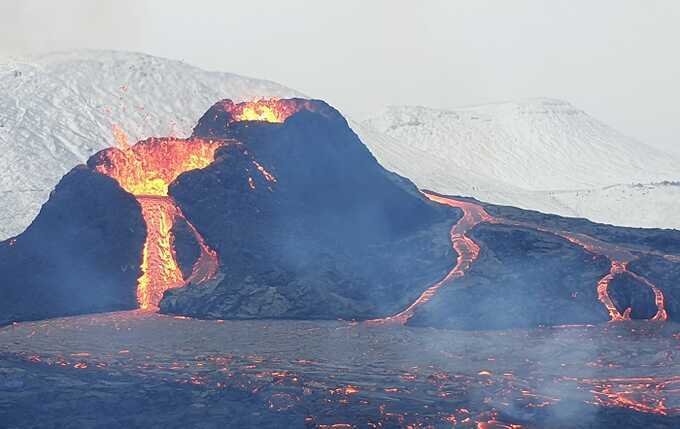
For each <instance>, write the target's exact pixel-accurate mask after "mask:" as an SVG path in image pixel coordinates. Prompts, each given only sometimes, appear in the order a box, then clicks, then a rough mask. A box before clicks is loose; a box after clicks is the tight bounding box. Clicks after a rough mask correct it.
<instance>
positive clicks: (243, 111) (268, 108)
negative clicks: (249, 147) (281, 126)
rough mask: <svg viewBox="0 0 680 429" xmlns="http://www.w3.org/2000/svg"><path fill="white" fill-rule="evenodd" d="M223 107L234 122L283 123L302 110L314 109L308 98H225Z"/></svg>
mask: <svg viewBox="0 0 680 429" xmlns="http://www.w3.org/2000/svg"><path fill="white" fill-rule="evenodd" d="M221 106H222V108H223V109H224V110H225V111H227V112H229V113H230V114H231V117H232V120H233V121H234V122H240V121H264V122H273V123H282V122H283V121H285V120H286V119H288V117H290V116H291V115H293V114H294V113H297V112H299V111H300V110H303V109H306V110H313V106H312V104H311V103H309V102H308V101H306V100H280V99H276V98H273V99H269V100H258V101H246V102H243V103H236V104H235V103H233V102H232V101H231V100H225V101H223V102H222V104H221Z"/></svg>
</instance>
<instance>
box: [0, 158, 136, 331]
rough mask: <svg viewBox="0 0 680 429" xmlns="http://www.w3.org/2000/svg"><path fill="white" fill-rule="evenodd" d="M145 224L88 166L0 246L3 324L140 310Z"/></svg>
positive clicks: (131, 202)
mask: <svg viewBox="0 0 680 429" xmlns="http://www.w3.org/2000/svg"><path fill="white" fill-rule="evenodd" d="M145 236H146V226H145V224H144V220H143V219H142V216H141V209H140V207H139V204H138V203H137V201H136V200H135V198H134V197H133V196H132V195H130V194H128V193H126V192H125V191H123V189H121V188H120V187H119V186H118V184H117V183H116V182H115V181H114V180H113V179H111V178H109V177H106V176H103V175H101V174H98V173H95V172H93V171H91V170H90V169H88V168H86V167H85V166H79V167H76V168H74V169H73V170H72V171H71V172H70V173H68V174H67V175H66V176H64V177H63V178H62V180H61V181H60V182H59V184H58V185H57V187H56V188H55V190H54V191H53V192H52V193H51V194H50V198H49V200H48V201H47V202H46V203H45V204H44V205H43V207H42V209H41V210H40V213H39V214H38V216H37V217H36V219H35V220H34V221H33V223H32V224H31V225H30V226H29V227H28V228H27V229H26V231H25V232H23V233H22V234H21V235H19V236H18V237H16V238H15V239H10V240H7V241H4V242H2V243H0V324H3V323H8V322H12V321H21V320H35V319H45V318H49V317H57V316H65V315H73V314H82V313H93V312H102V311H112V310H123V309H132V308H136V307H137V300H136V287H137V278H138V277H139V275H140V271H139V261H140V260H141V255H142V247H143V243H144V238H145Z"/></svg>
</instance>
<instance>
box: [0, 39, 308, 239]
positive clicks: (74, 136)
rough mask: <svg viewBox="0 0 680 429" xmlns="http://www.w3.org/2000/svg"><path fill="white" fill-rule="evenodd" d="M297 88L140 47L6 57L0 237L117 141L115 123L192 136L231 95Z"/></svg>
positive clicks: (1, 96) (0, 89)
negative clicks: (206, 114)
mask: <svg viewBox="0 0 680 429" xmlns="http://www.w3.org/2000/svg"><path fill="white" fill-rule="evenodd" d="M294 95H300V93H298V92H296V91H293V90H291V89H289V88H286V87H284V86H282V85H279V84H277V83H273V82H268V81H263V80H257V79H251V78H247V77H242V76H238V75H234V74H230V73H217V72H207V71H204V70H201V69H198V68H196V67H192V66H189V65H187V64H184V63H182V62H179V61H173V60H168V59H163V58H157V57H152V56H149V55H143V54H136V53H127V52H108V51H80V52H69V53H60V54H51V55H47V56H42V57H37V58H30V59H24V60H10V59H4V60H0V207H1V208H2V210H0V239H3V238H7V237H9V236H12V235H15V234H18V233H19V232H21V231H22V230H23V229H24V228H25V227H26V226H28V224H29V223H30V222H31V221H32V220H33V218H34V217H35V215H36V214H37V212H38V210H39V209H40V206H41V205H42V203H43V202H44V201H45V200H46V199H47V196H48V194H49V192H50V191H51V190H52V188H53V187H54V185H55V184H56V183H57V181H58V180H59V179H60V178H61V176H62V175H63V174H64V173H65V172H66V171H68V170H69V169H71V168H72V167H73V166H75V165H76V164H78V163H80V162H83V161H85V160H86V159H87V157H88V156H90V155H91V154H92V153H94V152H96V151H98V150H100V149H103V148H106V147H109V146H112V145H115V140H114V130H115V129H118V130H121V131H122V132H124V133H126V134H127V135H128V138H129V140H130V142H135V141H137V140H139V139H142V138H146V137H150V136H165V135H177V136H186V135H188V134H190V132H191V127H192V126H193V124H195V122H196V120H197V118H199V117H200V116H201V115H202V114H203V113H204V112H205V111H206V110H207V109H208V108H209V107H210V106H211V105H212V104H213V103H214V102H215V101H216V100H219V99H221V98H231V99H234V100H246V99H254V98H258V97H271V96H277V97H289V96H294ZM117 132H118V131H117ZM118 134H119V135H120V136H122V135H123V134H122V133H121V132H118Z"/></svg>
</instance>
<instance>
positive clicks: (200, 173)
mask: <svg viewBox="0 0 680 429" xmlns="http://www.w3.org/2000/svg"><path fill="white" fill-rule="evenodd" d="M314 103H318V104H319V108H318V111H315V112H310V111H307V110H303V111H301V112H299V113H296V114H294V115H293V116H291V117H290V118H288V119H287V120H286V121H285V122H284V123H283V124H270V123H261V122H241V123H235V124H232V125H230V126H229V127H226V128H224V127H222V129H223V130H224V132H222V133H221V134H216V132H215V130H219V129H220V127H219V124H210V125H204V124H201V123H199V125H198V126H197V127H196V132H195V136H197V137H212V138H215V137H219V138H233V139H237V140H238V141H239V142H241V144H229V145H227V146H226V147H224V148H222V149H221V150H219V151H218V153H217V159H216V161H215V162H214V163H213V164H212V165H210V166H209V167H207V168H205V169H203V170H197V171H193V172H188V173H185V174H183V175H182V176H180V177H179V178H178V179H177V180H176V181H175V183H173V185H172V186H171V188H170V194H171V195H172V196H173V197H174V198H175V200H176V201H177V203H178V204H179V205H180V207H181V208H182V210H183V212H184V213H185V215H186V216H187V218H188V219H189V220H190V221H191V222H192V223H193V224H194V225H195V226H196V228H197V229H198V230H199V231H201V233H202V235H203V236H204V238H205V240H206V241H207V243H208V244H209V245H210V246H211V247H212V248H214V249H216V250H217V252H218V254H219V255H220V270H221V274H222V275H221V276H220V278H219V279H218V281H216V282H214V283H213V284H210V285H199V286H193V285H192V286H189V287H186V288H183V289H177V290H173V291H170V292H168V294H167V295H166V297H165V298H164V300H163V301H162V302H161V311H162V312H168V313H177V314H185V315H191V316H198V317H214V318H258V317H271V318H324V319H329V318H330V319H333V318H344V319H355V318H358V319H364V318H373V317H381V316H386V315H390V314H392V313H394V312H396V311H398V310H399V309H401V308H403V307H405V306H406V305H408V304H409V303H410V302H411V301H413V300H414V299H415V298H416V297H417V296H418V295H419V294H420V293H421V292H422V291H423V290H424V289H425V288H427V287H428V286H429V285H430V284H431V283H433V282H435V281H436V280H438V279H439V278H441V277H443V276H444V275H445V273H446V272H447V271H448V270H450V269H451V267H452V266H453V264H454V262H455V259H456V255H455V253H454V252H453V250H452V248H451V244H450V241H449V237H448V231H449V229H450V227H451V225H452V224H453V223H454V222H456V221H458V219H459V218H460V216H461V214H460V212H459V211H458V210H455V209H450V208H447V207H443V206H440V205H437V204H434V203H432V202H430V201H428V200H427V199H425V198H424V197H423V196H422V195H421V194H420V193H419V192H418V191H417V189H416V188H415V187H414V186H413V185H412V184H411V183H410V182H408V181H406V180H405V179H403V178H401V177H399V176H396V175H394V174H392V173H390V172H388V171H386V170H385V169H383V168H382V167H381V166H380V165H379V164H378V163H377V161H376V160H375V158H373V156H372V155H371V153H370V152H369V151H368V149H367V148H366V147H365V146H364V145H363V144H362V143H361V141H359V139H358V138H357V136H356V135H355V134H354V133H353V132H352V130H351V129H350V128H349V127H348V125H347V122H346V121H345V120H344V118H342V116H340V114H339V113H337V112H336V111H335V110H333V109H332V108H330V107H329V106H327V105H325V104H324V103H322V102H314ZM206 116H208V117H209V118H214V117H215V116H214V115H206ZM204 118H205V117H204ZM211 120H212V119H211ZM203 129H209V130H211V133H210V135H202V134H201V132H200V131H201V130H203ZM256 163H257V164H259V165H260V166H261V167H262V168H264V169H266V171H267V172H268V173H269V174H271V175H272V176H273V177H275V180H274V179H272V178H270V179H269V180H268V179H267V177H266V174H264V173H263V172H262V171H260V170H259V169H258V167H257V164H256Z"/></svg>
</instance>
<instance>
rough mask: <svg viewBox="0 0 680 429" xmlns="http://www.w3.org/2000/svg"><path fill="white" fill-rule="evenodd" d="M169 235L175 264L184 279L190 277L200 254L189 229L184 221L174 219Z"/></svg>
mask: <svg viewBox="0 0 680 429" xmlns="http://www.w3.org/2000/svg"><path fill="white" fill-rule="evenodd" d="M171 234H172V237H173V241H172V245H173V247H174V249H175V256H176V257H177V264H178V265H179V269H180V271H182V276H183V277H184V278H185V279H186V278H188V277H189V276H190V275H191V272H192V270H193V267H194V263H195V262H196V260H197V259H198V257H199V256H200V254H201V250H200V247H199V244H198V242H197V241H196V237H195V236H194V233H193V231H192V230H191V227H190V226H189V225H188V224H187V222H186V221H185V220H184V219H180V218H178V219H175V223H174V224H173V225H172V230H171Z"/></svg>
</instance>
